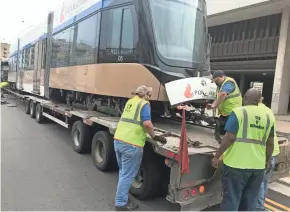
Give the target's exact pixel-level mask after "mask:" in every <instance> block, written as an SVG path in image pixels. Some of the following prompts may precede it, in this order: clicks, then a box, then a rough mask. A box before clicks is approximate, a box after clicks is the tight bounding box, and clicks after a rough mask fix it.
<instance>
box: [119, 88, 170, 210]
mask: <svg viewBox="0 0 290 212" xmlns="http://www.w3.org/2000/svg"><path fill="white" fill-rule="evenodd" d="M132 94H133V95H135V96H134V97H133V98H131V99H129V100H128V101H127V103H126V105H125V108H124V111H123V113H122V116H121V118H120V121H119V123H118V126H117V129H116V132H115V136H114V149H115V152H116V157H117V163H118V166H119V181H118V186H117V192H116V198H115V210H118V211H120V210H122V211H124V210H125V211H127V210H136V209H137V208H138V205H137V204H136V203H134V202H131V201H128V194H129V189H130V186H131V184H132V182H133V179H134V178H135V177H136V176H137V174H138V171H139V168H140V164H141V161H142V156H143V147H144V145H145V141H146V136H147V133H148V134H149V135H150V137H151V138H153V139H154V140H156V141H159V142H161V143H163V144H165V143H166V138H164V137H163V136H157V135H155V132H154V127H153V124H152V122H151V110H150V105H149V101H148V100H149V98H150V97H151V95H152V88H151V87H146V86H144V85H143V86H140V87H138V88H137V89H136V92H134V93H132ZM146 132H147V133H146Z"/></svg>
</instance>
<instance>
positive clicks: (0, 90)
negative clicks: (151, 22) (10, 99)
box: [0, 82, 9, 98]
mask: <svg viewBox="0 0 290 212" xmlns="http://www.w3.org/2000/svg"><path fill="white" fill-rule="evenodd" d="M8 85H9V83H8V82H1V83H0V92H1V98H4V95H3V91H2V88H4V87H7V86H8Z"/></svg>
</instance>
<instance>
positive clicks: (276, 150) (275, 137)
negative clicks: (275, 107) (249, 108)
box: [258, 103, 280, 156]
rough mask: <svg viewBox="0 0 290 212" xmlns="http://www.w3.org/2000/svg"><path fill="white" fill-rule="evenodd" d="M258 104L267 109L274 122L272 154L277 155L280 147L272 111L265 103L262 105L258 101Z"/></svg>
mask: <svg viewBox="0 0 290 212" xmlns="http://www.w3.org/2000/svg"><path fill="white" fill-rule="evenodd" d="M258 106H260V107H263V108H264V109H265V110H267V111H268V113H269V115H270V118H271V119H272V120H273V122H274V151H273V154H272V156H277V155H278V154H279V153H280V148H279V143H278V137H277V133H276V117H275V115H274V113H273V111H272V110H271V109H270V108H268V107H267V106H266V105H264V104H263V103H260V104H259V105H258Z"/></svg>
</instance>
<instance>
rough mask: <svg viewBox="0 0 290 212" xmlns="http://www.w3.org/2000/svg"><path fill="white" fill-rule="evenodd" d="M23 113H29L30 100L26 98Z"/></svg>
mask: <svg viewBox="0 0 290 212" xmlns="http://www.w3.org/2000/svg"><path fill="white" fill-rule="evenodd" d="M25 113H26V114H30V100H29V99H28V98H26V99H25Z"/></svg>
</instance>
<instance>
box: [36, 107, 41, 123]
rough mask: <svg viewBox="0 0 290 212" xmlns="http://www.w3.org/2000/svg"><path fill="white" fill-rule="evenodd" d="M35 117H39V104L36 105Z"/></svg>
mask: <svg viewBox="0 0 290 212" xmlns="http://www.w3.org/2000/svg"><path fill="white" fill-rule="evenodd" d="M36 118H37V120H39V119H40V108H39V106H37V107H36Z"/></svg>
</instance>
